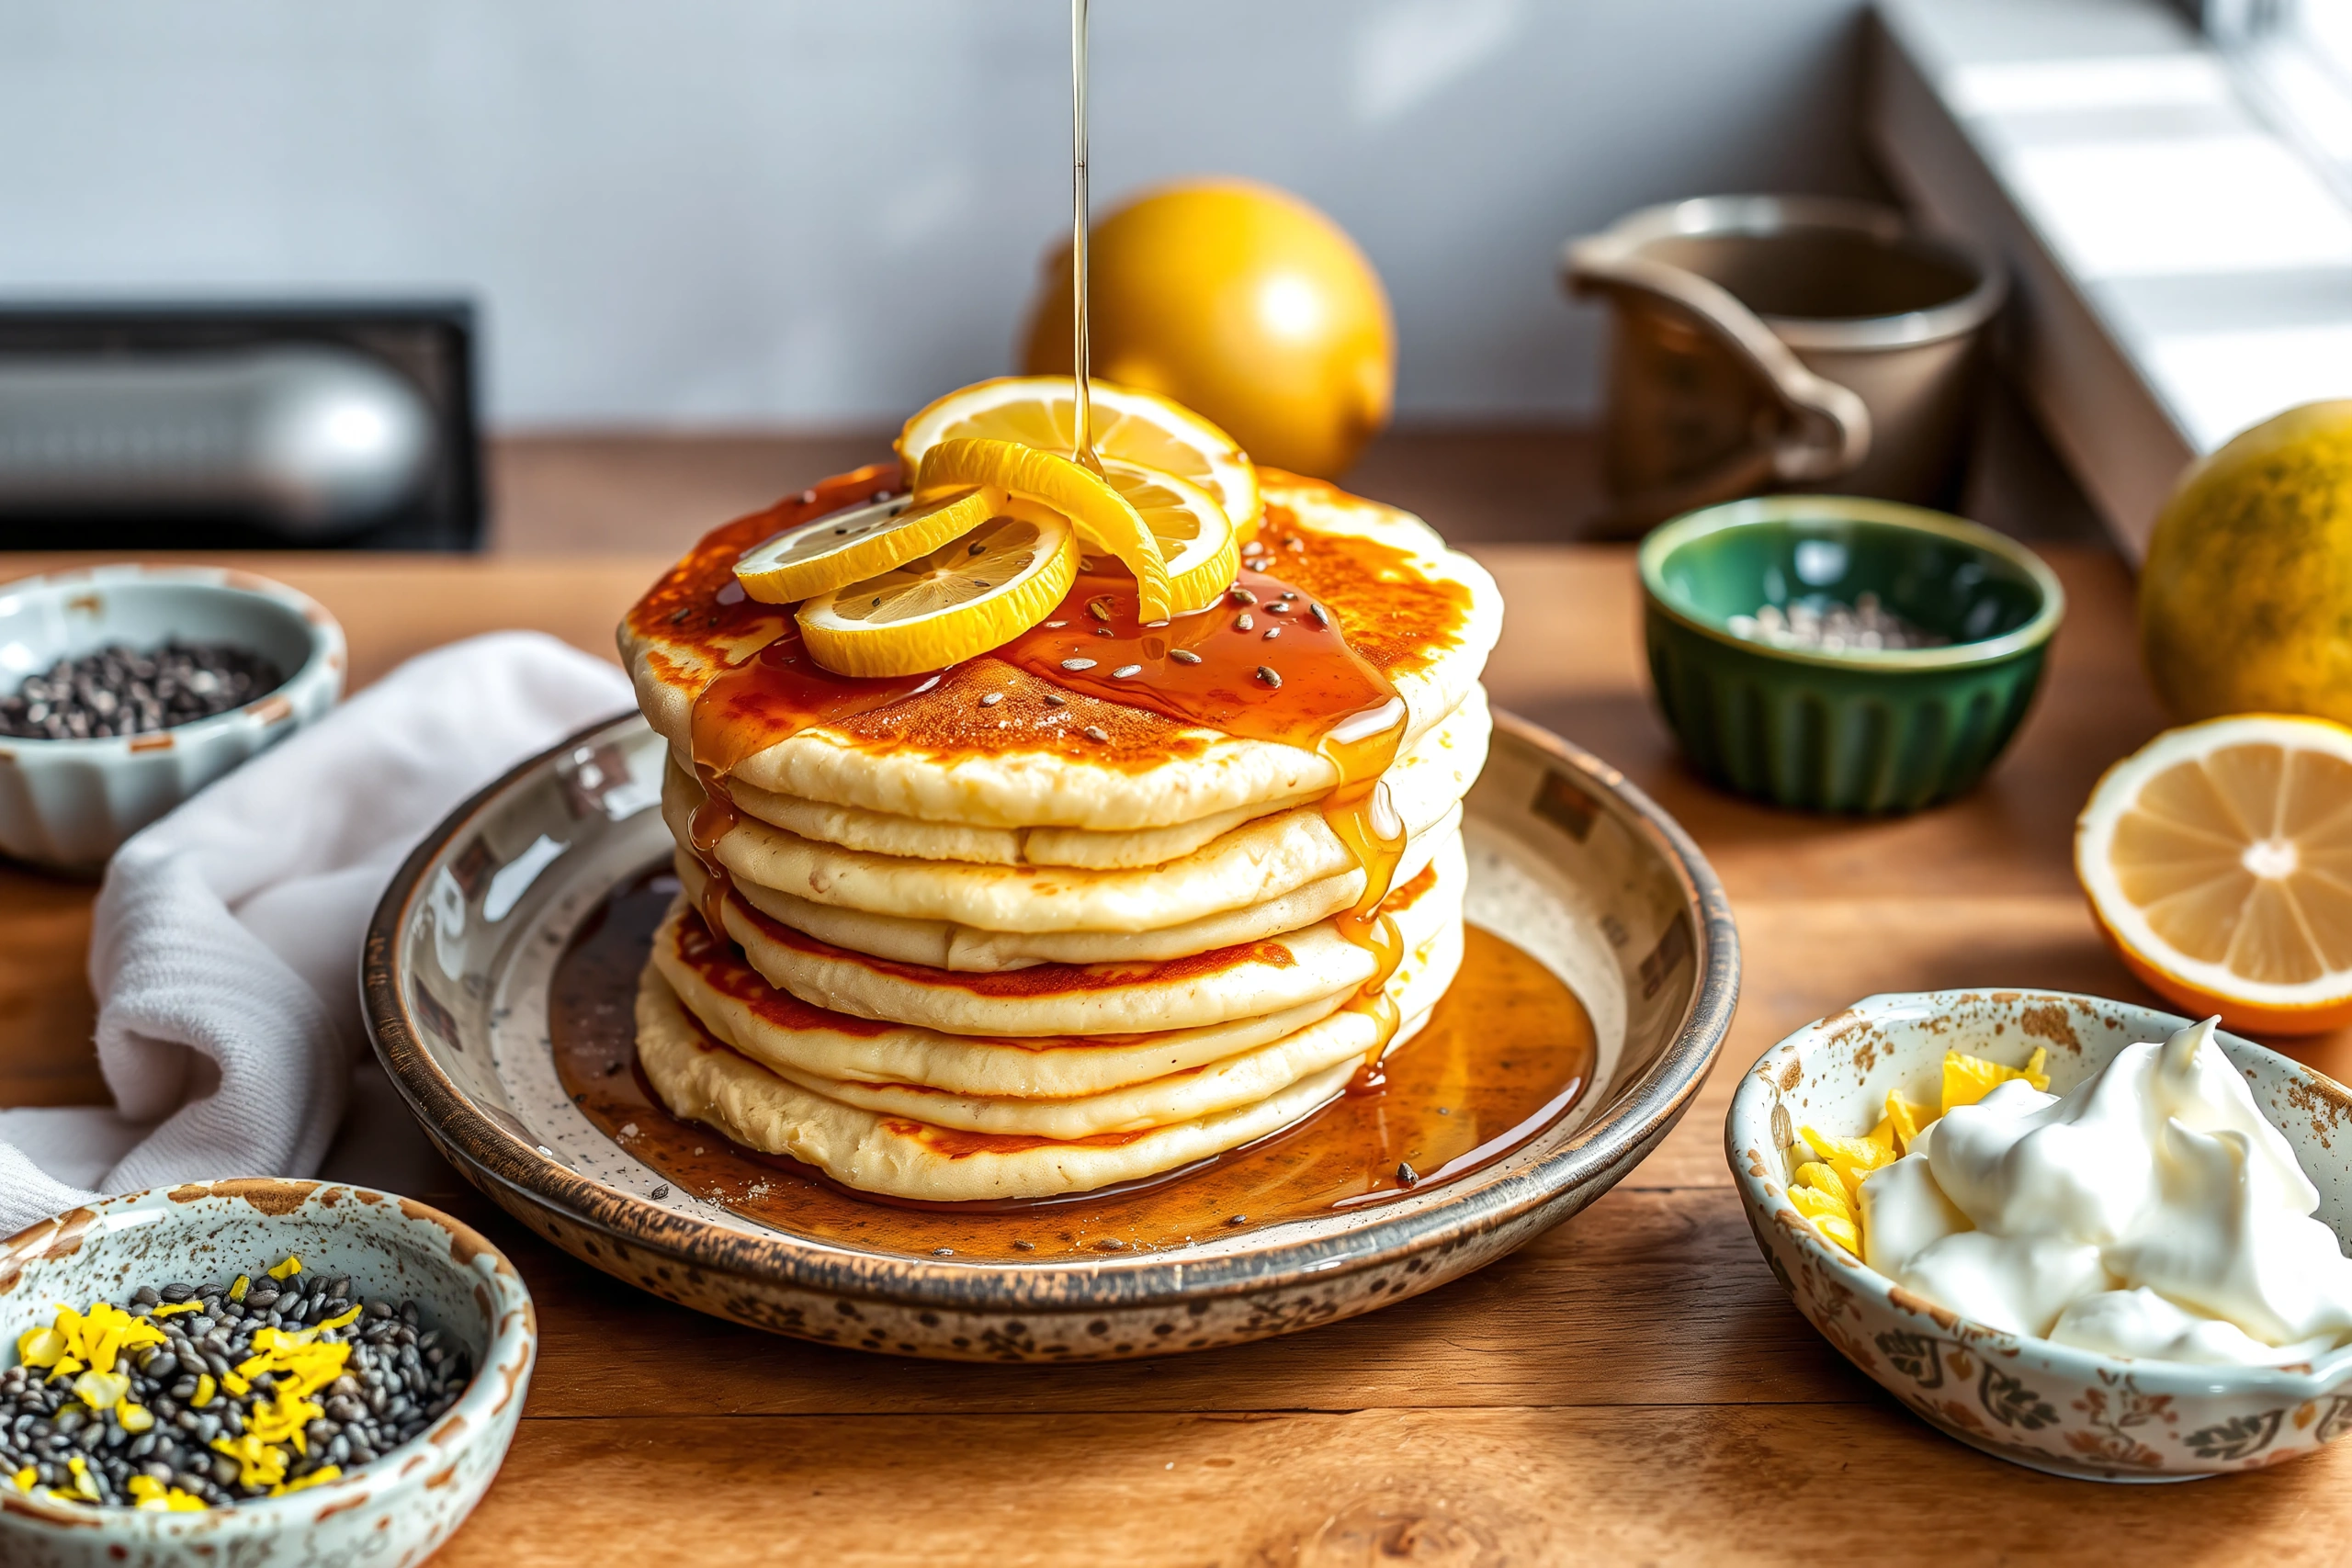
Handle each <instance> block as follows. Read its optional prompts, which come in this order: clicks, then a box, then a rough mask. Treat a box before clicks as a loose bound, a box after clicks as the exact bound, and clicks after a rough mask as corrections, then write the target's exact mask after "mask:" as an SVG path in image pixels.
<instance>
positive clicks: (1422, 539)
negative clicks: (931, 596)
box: [619, 470, 1502, 832]
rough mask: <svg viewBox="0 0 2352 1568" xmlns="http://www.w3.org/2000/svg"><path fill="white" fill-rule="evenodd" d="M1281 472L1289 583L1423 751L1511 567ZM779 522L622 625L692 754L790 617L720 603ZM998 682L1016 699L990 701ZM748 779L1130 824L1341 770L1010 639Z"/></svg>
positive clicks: (1055, 821)
mask: <svg viewBox="0 0 2352 1568" xmlns="http://www.w3.org/2000/svg"><path fill="white" fill-rule="evenodd" d="M1261 479H1262V485H1263V491H1264V494H1265V498H1266V502H1267V510H1266V519H1265V522H1264V524H1263V525H1262V528H1261V535H1262V536H1266V537H1269V538H1272V539H1275V540H1279V541H1282V547H1281V548H1279V549H1278V550H1277V552H1276V555H1277V559H1278V563H1279V567H1280V571H1281V574H1282V576H1283V579H1284V580H1285V581H1293V582H1295V583H1296V585H1297V587H1298V588H1299V590H1300V591H1302V592H1305V593H1306V594H1309V595H1313V596H1314V598H1315V601H1316V602H1317V603H1320V604H1324V605H1326V606H1327V607H1328V609H1329V612H1330V614H1331V615H1333V616H1334V617H1335V618H1336V620H1337V622H1338V624H1339V626H1340V629H1341V630H1342V632H1343V633H1344V634H1345V637H1346V639H1347V642H1348V644H1349V646H1350V647H1351V648H1352V649H1354V650H1355V651H1356V652H1357V653H1358V654H1359V655H1361V656H1362V657H1363V659H1364V660H1367V661H1368V662H1369V663H1370V664H1371V665H1373V666H1374V668H1376V669H1378V670H1379V671H1382V672H1383V673H1385V676H1386V677H1387V679H1388V680H1389V681H1390V682H1393V683H1394V685H1395V688H1396V692H1397V696H1398V698H1400V699H1401V700H1402V702H1403V704H1404V706H1405V730H1404V735H1403V744H1404V745H1406V746H1410V745H1411V744H1412V743H1413V742H1414V741H1415V740H1417V739H1419V737H1420V736H1421V735H1423V734H1425V733H1427V732H1428V731H1429V730H1430V728H1434V727H1435V726H1436V725H1437V724H1438V723H1439V721H1440V720H1441V719H1442V718H1443V717H1444V716H1446V715H1448V714H1450V713H1452V712H1453V711H1454V710H1455V709H1456V708H1458V707H1460V706H1461V705H1462V704H1463V703H1464V700H1465V699H1466V698H1467V697H1468V695H1469V694H1470V692H1471V690H1472V689H1473V687H1474V686H1475V685H1476V682H1477V678H1478V672H1479V671H1480V669H1481V668H1482V667H1483V665H1484V663H1485V661H1486V658H1487V652H1488V651H1489V650H1490V649H1492V647H1493V646H1494V642H1495V638H1496V637H1497V635H1498V632H1499V630H1500V627H1501V617H1502V604H1501V596H1500V593H1499V592H1498V591H1497V589H1496V587H1495V584H1494V581H1493V579H1492V578H1490V577H1488V576H1487V573H1486V571H1485V570H1484V569H1482V568H1481V567H1479V566H1478V565H1477V563H1476V562H1475V561H1473V560H1471V559H1470V558H1468V557H1466V556H1464V555H1461V554H1459V553H1458V552H1455V551H1453V550H1451V549H1448V548H1447V547H1445V545H1444V542H1443V541H1442V540H1441V539H1440V538H1439V537H1438V536H1437V535H1436V534H1435V533H1434V532H1433V531H1432V530H1430V527H1429V526H1428V525H1426V524H1424V523H1422V522H1420V521H1419V519H1417V518H1414V517H1412V516H1410V515H1409V514H1408V513H1402V512H1398V511H1397V510H1396V509H1394V508H1391V507H1385V506H1381V505H1379V504H1377V503H1375V502H1368V501H1362V500H1359V499H1357V498H1355V497H1351V496H1348V495H1344V494H1342V493H1341V492H1340V491H1336V490H1333V489H1332V488H1331V487H1329V486H1328V485H1324V484H1320V483H1317V482H1316V481H1313V480H1307V479H1294V478H1290V477H1287V476H1283V475H1279V474H1276V473H1273V472H1272V471H1271V470H1269V471H1266V472H1264V473H1263V474H1262V475H1261ZM772 526H773V523H772V522H771V521H768V520H765V519H764V518H763V517H754V518H750V519H744V520H742V521H741V522H740V523H738V524H733V525H729V526H728V527H725V528H721V529H718V530H717V531H715V532H714V533H713V534H711V535H710V536H708V537H707V538H706V539H705V540H704V541H703V542H702V543H701V544H699V545H697V546H696V547H695V550H694V551H693V552H692V553H690V554H689V555H688V556H687V558H685V559H684V561H682V562H680V563H679V565H678V566H677V567H676V568H674V569H673V570H672V571H671V573H670V574H669V575H668V576H667V577H665V578H664V579H663V581H662V582H661V583H659V584H657V585H656V586H655V588H654V589H653V591H652V592H649V593H648V594H647V595H646V596H645V597H644V598H643V599H642V600H640V601H639V604H637V605H636V606H634V607H633V608H632V609H631V610H630V612H629V614H628V616H627V617H626V618H625V619H624V620H623V622H622V625H621V629H620V637H619V641H620V651H621V659H622V662H623V663H624V664H625V665H626V666H627V667H628V671H629V672H630V677H631V680H632V681H633V682H635V685H636V689H637V695H638V700H639V706H640V707H641V708H642V709H643V710H644V712H645V715H646V717H647V719H648V720H649V721H650V723H651V724H652V726H653V728H655V729H656V730H658V731H659V732H660V733H661V734H662V737H663V738H664V739H667V740H668V741H669V742H670V745H671V747H672V749H673V751H676V752H678V753H680V754H684V755H691V754H692V743H691V735H690V730H691V721H692V714H693V707H694V703H695V698H696V696H697V695H698V694H701V692H702V690H703V688H704V687H705V686H706V685H707V684H708V683H709V682H710V681H711V680H712V678H713V677H714V676H716V675H717V674H718V672H719V671H721V670H723V669H725V668H727V667H728V666H729V665H730V664H734V663H737V662H739V661H741V660H746V659H748V658H750V657H751V655H752V653H754V652H755V651H756V650H757V649H760V648H761V647H763V646H764V645H765V644H767V643H768V642H770V641H771V640H772V639H774V638H775V637H778V636H779V635H781V634H782V633H783V632H784V630H785V629H786V624H787V618H786V615H785V614H784V613H783V612H782V611H780V610H775V609H774V608H773V607H771V606H763V605H759V604H753V603H751V602H746V601H742V600H741V595H740V592H739V593H737V594H736V596H735V598H734V599H733V600H732V601H729V600H723V599H721V598H719V595H720V593H721V592H723V591H724V590H726V589H729V588H731V587H732V586H733V582H732V578H731V575H730V568H731V565H732V562H733V560H734V558H735V557H736V556H737V554H739V553H740V552H741V549H742V548H744V547H746V546H748V545H749V544H752V543H754V542H756V540H757V538H759V537H763V536H764V531H765V530H768V529H770V528H772ZM1294 540H1295V541H1296V548H1295V549H1294V548H1292V547H1291V544H1290V542H1291V541H1294ZM729 604H731V605H732V608H731V609H730V608H726V606H729ZM1222 613H1223V612H1222V611H1209V612H1204V614H1210V615H1216V614H1222ZM1252 635H1254V634H1252ZM1266 657H1268V658H1270V659H1273V658H1276V657H1277V655H1276V654H1275V652H1274V651H1273V650H1272V649H1271V648H1270V649H1269V651H1268V653H1267V655H1266ZM989 694H997V695H998V696H999V698H1000V700H998V701H997V702H996V703H994V704H993V705H983V704H982V701H981V699H982V697H984V696H987V695H989ZM1049 696H1050V697H1054V698H1057V699H1059V701H1058V704H1056V703H1049V702H1047V701H1046V699H1047V698H1048V697H1049ZM1089 728H1091V729H1093V730H1094V731H1095V732H1096V733H1097V734H1099V735H1100V736H1101V737H1102V739H1099V740H1097V739H1092V738H1091V737H1088V736H1087V735H1086V733H1085V732H1086V731H1087V730H1088V729H1089ZM730 777H731V778H732V779H734V780H737V781H740V782H741V783H742V784H747V785H749V786H751V787H752V788H753V789H758V790H763V791H766V792H768V793H769V794H772V795H787V796H791V797H794V798H796V799H798V800H803V801H809V802H815V803H819V804H821V805H828V806H836V807H852V808H855V809H858V810H863V811H870V812H877V813H882V814H885V815H888V816H896V817H906V818H917V819H919V820H923V821H932V822H946V823H957V824H966V825H970V826H975V827H983V828H1003V829H1018V828H1035V827H1049V828H1073V829H1085V830H1089V831H1096V832H1103V831H1119V832H1124V831H1130V830H1135V829H1160V828H1168V827H1172V826H1176V825H1179V824H1184V823H1191V822H1196V821H1200V820H1202V819H1204V818H1212V817H1217V816H1221V815H1224V814H1228V813H1232V812H1235V811H1238V810H1244V809H1247V808H1250V807H1270V806H1272V805H1273V804H1274V803H1278V802H1285V801H1295V800H1298V799H1300V798H1302V797H1306V796H1314V795H1321V794H1323V793H1325V792H1327V791H1329V789H1331V788H1332V787H1333V786H1335V785H1336V784H1338V783H1339V782H1340V772H1339V768H1338V765H1337V764H1336V763H1334V762H1333V761H1331V760H1329V758H1327V757H1325V756H1323V755H1321V754H1319V753H1318V752H1317V751H1315V750H1310V749H1308V748H1307V747H1306V745H1305V744H1299V745H1291V744H1283V743H1281V742H1279V741H1272V740H1256V739H1237V738H1236V737H1234V736H1231V735H1227V734H1225V733H1222V732H1220V731H1218V730H1215V729H1211V728H1204V727H1203V726H1201V725H1197V724H1192V723H1188V722H1185V721H1183V720H1181V719H1177V718H1172V717H1170V716H1165V715H1163V714H1160V713H1157V712H1153V711H1150V710H1149V709H1147V708H1144V707H1138V706H1134V705H1129V704H1126V703H1120V702H1114V701H1110V700H1107V699H1105V698H1103V697H1100V696H1094V695H1090V694H1086V693H1085V692H1082V691H1070V690H1067V689H1066V688H1065V687H1064V686H1062V685H1061V684H1059V683H1057V682H1049V681H1046V680H1045V679H1043V678H1042V677H1040V676H1037V675H1034V674H1031V673H1029V672H1028V671H1025V670H1023V669H1021V668H1019V667H1018V666H1016V665H1014V664H1012V663H1010V662H1008V661H1007V660H1004V659H1002V658H999V657H997V656H996V655H993V654H990V655H982V656H980V657H978V658H976V659H972V660H967V662H965V663H963V664H960V665H957V666H956V667H955V668H953V669H951V670H949V671H946V672H945V673H944V675H942V676H939V677H934V678H933V679H932V680H931V681H929V682H923V683H922V688H921V689H920V691H917V692H914V693H912V694H910V695H908V696H906V697H905V698H903V699H901V700H899V701H896V702H891V703H888V704H887V705H883V706H880V707H877V708H875V709H874V710H873V711H870V712H865V713H862V714H858V715H855V716H849V717H842V718H838V719H832V720H829V721H825V722H820V723H816V724H813V725H810V726H809V727H807V728H800V729H799V730H798V731H797V733H794V734H791V735H789V736H788V737H786V738H785V739H779V740H776V741H775V742H774V743H773V744H769V745H765V746H763V747H760V748H759V749H757V750H752V752H751V754H749V755H748V756H745V757H743V758H742V759H741V760H740V761H737V762H736V763H735V765H734V766H733V768H732V769H731V771H730Z"/></svg>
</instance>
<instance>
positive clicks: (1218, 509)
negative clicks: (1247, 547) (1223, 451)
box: [1103, 458, 1241, 618]
mask: <svg viewBox="0 0 2352 1568" xmlns="http://www.w3.org/2000/svg"><path fill="white" fill-rule="evenodd" d="M1103 478H1104V479H1108V480H1109V481H1110V482H1111V488H1112V489H1114V490H1115V491H1118V492H1119V493H1120V495H1122V496H1124V497H1125V499H1126V502H1127V504H1128V505H1130V506H1132V507H1134V508H1135V509H1136V515H1138V516H1140V517H1141V518H1142V519H1143V523H1144V526H1145V527H1146V528H1148V529H1149V530H1150V531H1151V536H1152V538H1153V540H1154V541H1156V542H1157V543H1158V544H1159V554H1160V559H1161V561H1162V563H1163V564H1164V565H1165V566H1166V568H1167V570H1168V598H1169V602H1170V607H1171V608H1172V609H1173V610H1174V611H1175V613H1176V614H1178V615H1190V614H1192V613H1193V611H1195V610H1205V609H1207V608H1208V607H1209V606H1210V605H1212V604H1216V602H1217V600H1219V599H1220V598H1222V597H1224V594H1225V591H1226V590H1227V589H1228V588H1231V587H1232V586H1233V580H1234V579H1235V578H1236V577H1238V576H1239V575H1240V571H1241V542H1240V540H1239V539H1238V537H1236V536H1235V535H1234V531H1233V525H1232V523H1231V522H1230V521H1228V520H1227V517H1226V514H1225V508H1223V507H1222V506H1219V505H1218V504H1217V502H1216V497H1215V496H1212V495H1211V494H1209V492H1208V491H1204V490H1203V489H1202V488H1201V487H1200V486H1198V485H1196V484H1193V482H1191V481H1190V480H1188V479H1179V478H1178V477H1177V476H1176V475H1174V474H1169V473H1162V472H1160V471H1159V469H1157V468H1145V467H1143V466H1142V465H1140V464H1137V463H1123V462H1119V461H1117V460H1115V459H1111V458H1105V459H1104V460H1103ZM1147 618H1148V617H1147Z"/></svg>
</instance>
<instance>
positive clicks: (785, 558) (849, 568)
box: [735, 485, 1005, 604]
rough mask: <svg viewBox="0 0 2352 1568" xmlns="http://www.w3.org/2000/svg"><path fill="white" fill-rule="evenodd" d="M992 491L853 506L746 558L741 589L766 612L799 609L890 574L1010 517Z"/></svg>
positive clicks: (738, 574)
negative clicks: (783, 606)
mask: <svg viewBox="0 0 2352 1568" xmlns="http://www.w3.org/2000/svg"><path fill="white" fill-rule="evenodd" d="M1004 502H1005V495H1004V492H1003V491H1001V490H997V489H994V488H992V487H990V486H988V485H975V486H967V487H965V488H964V489H961V490H948V491H941V492H940V493H939V494H937V495H934V496H931V497H928V498H926V499H923V500H919V501H916V502H912V503H910V502H907V501H906V500H905V499H904V498H903V497H901V498H899V499H898V500H894V501H877V502H871V503H869V504H867V505H865V506H854V507H851V508H849V509H848V510H847V511H845V512H834V513H828V514H826V515H825V516H822V517H820V518H818V519H816V520H815V521H814V522H810V523H804V524H802V525H800V526H799V527H797V528H792V529H787V530H786V531H785V532H784V533H781V534H778V535H777V536H775V537H774V538H772V539H769V540H767V541H765V542H764V543H763V544H759V545H755V546H753V547H752V548H751V549H748V550H746V551H744V552H743V558H742V559H741V560H739V561H737V562H736V563H735V581H738V582H741V584H742V585H743V592H746V593H748V594H750V595H751V596H752V598H754V599H757V600H759V601H760V602H761V603H763V604H798V603H799V602H800V601H802V600H803V599H813V598H815V597H816V596H817V595H818V594H820V593H829V592H832V591H833V590H834V589H836V588H839V587H840V586H842V584H843V583H845V582H855V581H859V580H861V579H863V578H868V577H873V576H876V575H877V574H879V573H882V572H886V571H888V570H890V569H891V568H892V567H894V566H898V565H899V564H901V563H903V562H906V561H910V560H912V559H914V558H916V557H917V556H922V555H928V554H930V553H931V552H932V551H933V550H935V549H937V548H939V547H940V546H942V545H944V544H945V543H947V541H948V540H950V539H953V538H956V537H957V536H959V535H964V534H968V533H970V532H971V531H972V530H973V529H975V528H977V527H978V526H979V525H981V524H983V523H985V522H987V521H988V520H989V518H991V517H994V516H996V515H997V514H999V513H1001V512H1002V511H1003V510H1004Z"/></svg>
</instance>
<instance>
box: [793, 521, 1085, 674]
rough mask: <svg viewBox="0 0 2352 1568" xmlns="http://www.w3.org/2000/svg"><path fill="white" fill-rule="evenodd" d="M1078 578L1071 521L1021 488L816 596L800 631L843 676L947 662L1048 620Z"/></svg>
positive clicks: (804, 610)
mask: <svg viewBox="0 0 2352 1568" xmlns="http://www.w3.org/2000/svg"><path fill="white" fill-rule="evenodd" d="M1090 477H1091V476H1090ZM1077 577H1078V535H1077V532H1076V531H1075V530H1074V529H1073V528H1072V527H1071V525H1070V521H1069V518H1067V517H1065V516H1063V515H1062V514H1061V513H1058V512H1057V511H1055V510H1053V509H1052V508H1050V507H1047V506H1044V505H1040V504H1038V503H1037V502H1033V501H1028V500H1025V499H1023V498H1022V497H1018V496H1015V497H1012V498H1010V499H1008V500H1007V501H1005V502H1004V503H1003V507H1002V510H1001V512H1000V513H999V514H997V515H996V516H993V517H990V518H989V519H988V520H987V521H986V522H984V523H982V524H981V525H979V526H978V527H977V528H975V529H973V530H971V531H970V532H969V533H967V534H964V535H961V536H957V537H956V538H953V539H950V540H948V541H947V542H946V543H944V544H943V545H941V546H940V547H938V548H936V549H933V550H932V551H930V552H928V553H927V554H924V555H921V556H918V557H916V558H913V559H911V560H906V561H901V562H900V563H899V564H898V565H896V566H894V567H892V568H890V569H889V570H887V571H883V572H878V573H876V575H874V576H872V577H868V578H864V579H861V580H860V581H855V582H850V583H844V584H842V586H841V587H839V588H836V589H834V590H832V591H831V592H827V593H821V594H819V595H818V596H816V597H815V598H812V599H810V600H809V602H808V603H806V604H802V605H801V606H800V610H799V613H798V620H799V622H800V635H801V637H803V638H804V639H805V640H806V641H807V642H808V645H809V654H810V656H811V657H813V658H814V659H815V660H817V662H818V663H820V664H821V665H823V666H824V667H825V668H826V669H828V670H831V671H834V672H835V673H836V674H842V675H864V676H873V675H915V674H920V673H922V671H926V670H944V669H945V668H946V667H947V666H948V665H950V664H954V663H956V662H958V661H959V660H966V659H970V658H972V657H973V656H974V655H976V654H981V653H985V652H987V651H988V650H989V649H992V648H1000V647H1002V646H1003V645H1004V644H1005V643H1008V642H1011V641H1012V639H1013V638H1014V637H1019V636H1020V635H1021V634H1022V633H1023V632H1024V631H1027V630H1028V629H1029V628H1030V627H1031V626H1035V625H1036V624H1037V623H1038V622H1039V621H1042V620H1044V619H1045V618H1046V616H1047V615H1051V614H1053V610H1054V606H1055V605H1057V604H1060V603H1061V601H1062V596H1063V595H1064V594H1066V593H1068V592H1069V587H1070V584H1071V583H1072V582H1073V581H1076V580H1077Z"/></svg>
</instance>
